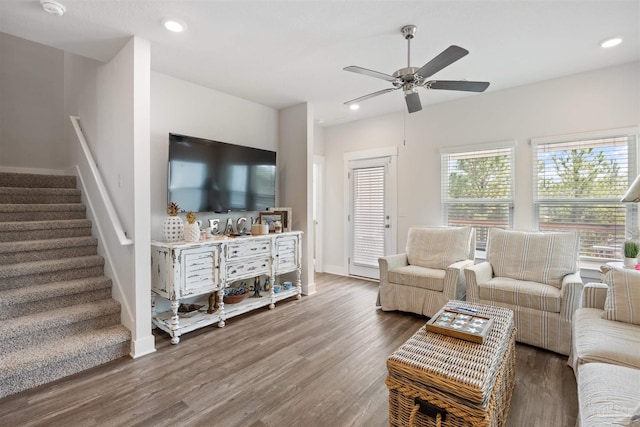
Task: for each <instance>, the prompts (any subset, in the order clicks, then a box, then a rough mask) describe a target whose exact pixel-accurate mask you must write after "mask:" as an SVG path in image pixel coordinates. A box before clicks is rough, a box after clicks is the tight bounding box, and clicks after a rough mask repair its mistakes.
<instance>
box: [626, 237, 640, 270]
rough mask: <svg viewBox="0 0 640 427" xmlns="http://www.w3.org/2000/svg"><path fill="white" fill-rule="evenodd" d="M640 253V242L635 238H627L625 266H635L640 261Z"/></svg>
mask: <svg viewBox="0 0 640 427" xmlns="http://www.w3.org/2000/svg"><path fill="white" fill-rule="evenodd" d="M638 253H640V244H638V242H637V241H635V240H627V241H626V242H624V266H625V267H628V268H635V266H636V264H637V263H638Z"/></svg>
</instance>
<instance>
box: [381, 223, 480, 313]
mask: <svg viewBox="0 0 640 427" xmlns="http://www.w3.org/2000/svg"><path fill="white" fill-rule="evenodd" d="M474 252H475V230H474V229H473V228H471V227H411V228H409V234H408V239H407V246H406V252H405V253H401V254H397V255H390V256H386V257H382V258H379V259H378V264H379V266H380V288H379V289H378V301H377V306H379V307H381V308H382V310H385V311H391V310H399V311H407V312H411V313H417V314H423V315H426V316H429V317H431V316H433V315H434V314H435V313H437V311H438V310H440V309H441V308H442V306H444V305H445V304H446V303H447V302H448V301H449V300H454V299H464V296H465V278H464V273H463V269H464V267H466V266H471V265H473V258H474Z"/></svg>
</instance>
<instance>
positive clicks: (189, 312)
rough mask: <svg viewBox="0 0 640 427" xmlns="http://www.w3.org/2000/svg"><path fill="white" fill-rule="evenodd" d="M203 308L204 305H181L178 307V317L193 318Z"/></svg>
mask: <svg viewBox="0 0 640 427" xmlns="http://www.w3.org/2000/svg"><path fill="white" fill-rule="evenodd" d="M202 307H204V306H203V305H202V304H180V305H179V306H178V315H179V316H180V317H191V316H193V315H194V314H196V313H197V312H198V310H200V309H201V308H202Z"/></svg>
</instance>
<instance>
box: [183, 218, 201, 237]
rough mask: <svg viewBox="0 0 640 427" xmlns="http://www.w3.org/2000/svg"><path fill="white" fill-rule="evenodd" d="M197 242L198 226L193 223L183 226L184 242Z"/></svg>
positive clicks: (198, 235)
mask: <svg viewBox="0 0 640 427" xmlns="http://www.w3.org/2000/svg"><path fill="white" fill-rule="evenodd" d="M199 240H200V225H199V224H198V223H195V222H194V223H193V224H185V226H184V241H185V242H197V241H199Z"/></svg>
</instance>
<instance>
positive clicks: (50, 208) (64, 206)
mask: <svg viewBox="0 0 640 427" xmlns="http://www.w3.org/2000/svg"><path fill="white" fill-rule="evenodd" d="M42 211H46V212H67V211H79V212H85V211H86V207H85V205H83V204H82V203H40V204H36V203H32V204H24V203H7V204H1V205H0V212H3V213H11V212H42Z"/></svg>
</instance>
